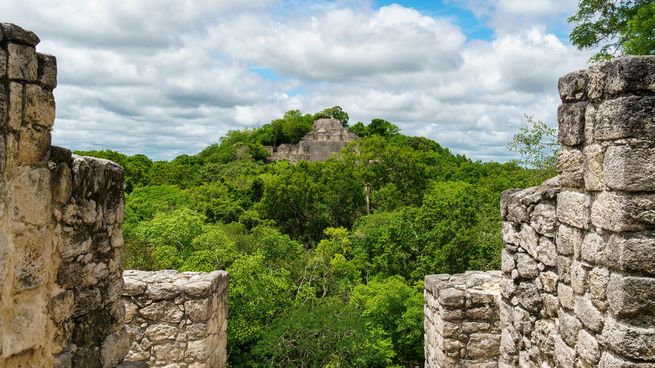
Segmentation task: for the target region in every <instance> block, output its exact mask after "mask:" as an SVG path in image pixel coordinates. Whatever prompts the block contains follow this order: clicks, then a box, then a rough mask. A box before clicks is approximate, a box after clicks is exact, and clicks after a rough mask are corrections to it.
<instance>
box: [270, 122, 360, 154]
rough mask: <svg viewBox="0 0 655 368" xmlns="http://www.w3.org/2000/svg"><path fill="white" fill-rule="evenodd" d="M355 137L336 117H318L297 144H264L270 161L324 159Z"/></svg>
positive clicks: (337, 151)
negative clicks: (310, 129)
mask: <svg viewBox="0 0 655 368" xmlns="http://www.w3.org/2000/svg"><path fill="white" fill-rule="evenodd" d="M357 138H359V137H358V136H357V135H356V134H354V133H351V132H350V131H348V129H346V128H344V127H343V126H342V125H341V122H340V121H339V120H337V119H318V120H316V121H315V122H314V127H313V130H312V131H311V132H309V133H307V134H306V135H305V136H304V137H303V139H302V140H301V141H300V142H299V143H298V144H281V145H279V146H277V147H272V146H266V149H267V150H268V151H269V152H270V153H271V157H270V160H271V161H278V160H287V161H289V162H291V163H295V162H298V161H325V160H327V159H328V158H330V157H332V156H333V155H334V154H337V153H339V151H341V149H342V148H344V147H345V146H346V145H347V144H348V143H349V142H352V141H354V140H356V139H357Z"/></svg>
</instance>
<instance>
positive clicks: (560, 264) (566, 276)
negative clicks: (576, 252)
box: [557, 256, 573, 284]
mask: <svg viewBox="0 0 655 368" xmlns="http://www.w3.org/2000/svg"><path fill="white" fill-rule="evenodd" d="M571 262H573V260H572V259H571V258H569V257H567V256H558V257H557V274H558V275H559V278H560V281H561V282H564V283H567V284H569V283H571Z"/></svg>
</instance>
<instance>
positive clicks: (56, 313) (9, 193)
mask: <svg viewBox="0 0 655 368" xmlns="http://www.w3.org/2000/svg"><path fill="white" fill-rule="evenodd" d="M38 43H39V38H38V37H37V36H36V35H35V34H34V33H32V32H29V31H26V30H24V29H22V28H20V27H17V26H15V25H13V24H6V23H0V367H8V368H9V367H10V368H28V367H29V368H41V367H44V368H45V367H48V368H50V367H54V368H73V367H75V368H101V367H102V368H113V367H117V366H119V367H121V368H123V367H124V368H132V367H134V368H136V367H139V368H141V367H160V366H166V367H169V368H172V367H181V368H184V367H187V368H204V367H206V368H221V367H225V364H226V340H227V339H226V327H227V320H226V318H227V274H226V273H224V272H222V271H220V272H214V273H210V274H203V273H183V274H177V273H176V272H174V271H160V272H137V271H126V273H127V274H126V280H127V281H128V285H127V287H125V288H124V282H123V277H122V268H121V259H120V248H121V247H122V245H123V234H122V230H121V225H122V222H123V210H124V194H123V187H124V178H123V169H122V168H121V167H119V166H118V165H116V164H114V163H112V162H110V161H106V160H101V159H96V158H90V157H80V156H76V155H72V154H71V152H70V151H69V150H66V149H64V148H59V147H54V146H51V144H50V135H51V130H52V126H53V124H54V120H55V100H54V96H53V94H52V91H53V89H54V88H55V87H56V85H57V67H56V60H55V58H54V57H53V56H50V55H43V54H39V53H37V52H36V50H35V46H36V45H37V44H38ZM142 286H143V287H142ZM123 297H124V298H125V301H124V300H123ZM125 303H126V304H127V305H128V307H129V308H128V312H129V315H128V317H129V322H130V323H129V324H128V325H127V328H126V309H125V305H124V304H125ZM173 329H174V331H173ZM130 346H131V347H132V350H130ZM128 351H129V353H130V354H129V356H128V361H126V362H123V360H124V358H125V356H126V354H128ZM121 362H123V363H121Z"/></svg>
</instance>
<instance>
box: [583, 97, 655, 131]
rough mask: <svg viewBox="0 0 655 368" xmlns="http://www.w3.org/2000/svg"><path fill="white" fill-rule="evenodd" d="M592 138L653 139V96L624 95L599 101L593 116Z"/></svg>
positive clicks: (654, 102) (654, 110)
mask: <svg viewBox="0 0 655 368" xmlns="http://www.w3.org/2000/svg"><path fill="white" fill-rule="evenodd" d="M594 138H595V139H597V140H601V141H602V140H616V139H623V138H637V139H644V140H652V139H655V96H626V97H619V98H616V99H614V100H609V101H605V102H603V103H601V104H600V106H598V109H597V110H596V114H595V117H594Z"/></svg>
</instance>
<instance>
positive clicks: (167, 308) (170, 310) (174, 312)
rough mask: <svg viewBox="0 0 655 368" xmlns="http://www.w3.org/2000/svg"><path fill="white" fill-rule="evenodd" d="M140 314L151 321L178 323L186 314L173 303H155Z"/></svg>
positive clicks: (143, 309)
mask: <svg viewBox="0 0 655 368" xmlns="http://www.w3.org/2000/svg"><path fill="white" fill-rule="evenodd" d="M139 314H140V315H141V316H142V317H143V318H146V319H149V320H151V321H163V322H170V323H178V322H180V321H181V320H182V318H183V317H184V312H183V311H182V310H181V309H180V307H179V306H177V305H176V304H175V303H173V302H171V301H163V302H155V303H152V304H150V305H148V306H146V307H144V308H142V309H141V310H140V312H139Z"/></svg>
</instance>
